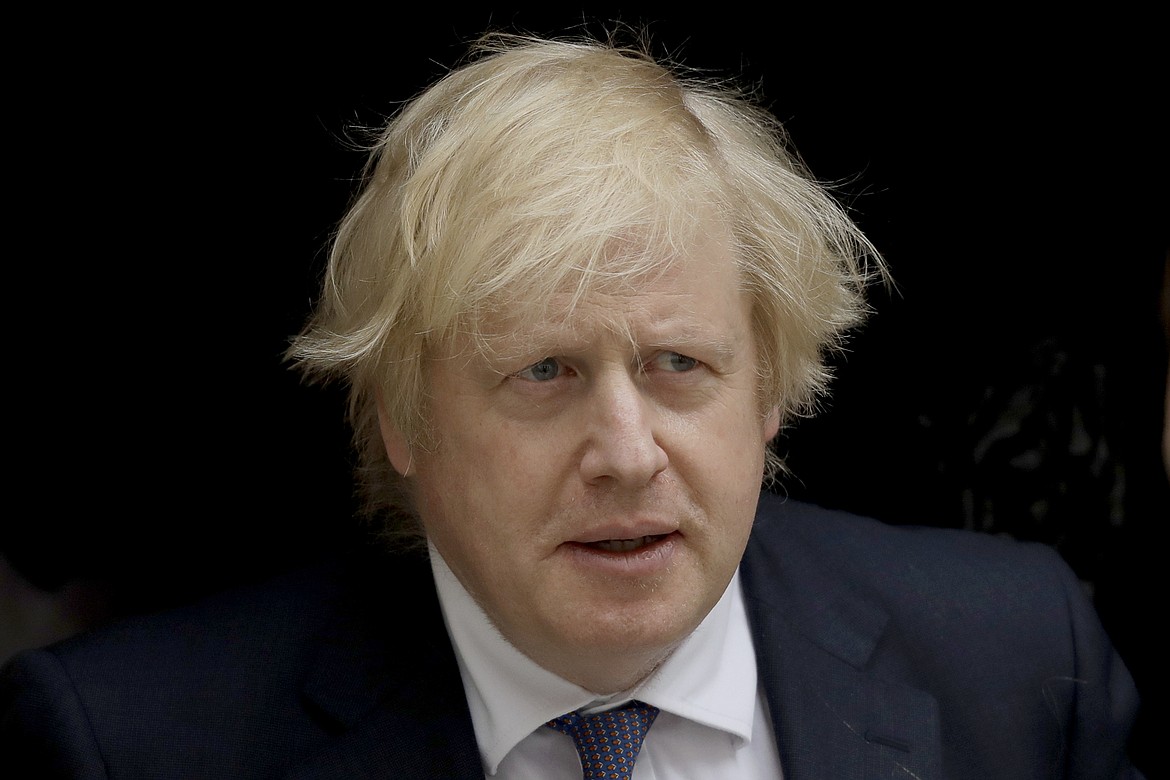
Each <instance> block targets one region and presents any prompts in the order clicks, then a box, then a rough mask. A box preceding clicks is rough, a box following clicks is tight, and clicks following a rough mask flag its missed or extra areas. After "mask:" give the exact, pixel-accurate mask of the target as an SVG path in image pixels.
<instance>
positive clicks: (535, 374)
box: [516, 357, 561, 382]
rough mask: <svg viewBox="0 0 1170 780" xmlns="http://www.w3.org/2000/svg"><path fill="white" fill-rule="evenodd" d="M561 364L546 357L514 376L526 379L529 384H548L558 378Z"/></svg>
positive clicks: (554, 359)
mask: <svg viewBox="0 0 1170 780" xmlns="http://www.w3.org/2000/svg"><path fill="white" fill-rule="evenodd" d="M560 373H561V364H560V363H559V362H558V361H557V359H556V358H551V357H547V358H545V359H544V360H541V361H540V362H538V363H533V364H532V365H530V366H529V367H528V368H525V369H524V370H522V371H519V372H517V373H516V376H518V377H520V378H521V379H527V380H529V381H531V382H548V381H549V380H551V379H556V378H557V377H558V376H560Z"/></svg>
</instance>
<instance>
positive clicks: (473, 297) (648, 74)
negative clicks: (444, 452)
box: [288, 35, 881, 531]
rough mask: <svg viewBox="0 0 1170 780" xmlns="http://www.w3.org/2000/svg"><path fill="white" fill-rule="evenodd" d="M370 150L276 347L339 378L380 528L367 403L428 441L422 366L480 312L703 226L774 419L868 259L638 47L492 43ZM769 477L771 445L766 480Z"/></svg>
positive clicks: (812, 190)
mask: <svg viewBox="0 0 1170 780" xmlns="http://www.w3.org/2000/svg"><path fill="white" fill-rule="evenodd" d="M369 151H370V156H369V159H368V162H367V166H366V169H365V172H364V174H365V178H364V186H363V188H362V190H361V192H360V194H359V195H358V197H357V199H356V200H355V202H354V203H353V205H352V207H351V208H350V210H349V212H348V213H347V214H346V216H345V217H344V219H343V220H342V222H341V223H340V226H339V228H338V230H337V234H336V238H335V240H334V242H333V245H332V250H331V253H330V257H329V264H328V269H327V273H326V278H325V283H324V286H323V293H322V297H321V299H320V301H319V303H318V306H317V309H316V311H315V313H314V314H313V316H312V318H311V319H310V321H309V323H308V324H307V326H306V327H305V329H304V330H303V331H302V332H301V334H300V335H299V336H297V337H296V339H295V340H294V342H293V344H292V347H291V348H290V350H289V353H288V355H289V357H290V358H291V359H293V360H294V361H296V363H297V364H298V365H299V366H300V367H301V368H302V369H303V370H304V371H305V372H306V374H307V375H308V376H309V377H312V378H318V379H341V380H343V381H345V382H346V383H348V386H349V391H350V396H349V415H350V421H351V424H352V426H353V429H354V439H355V444H356V446H357V449H358V452H359V457H360V459H361V463H360V470H361V474H362V485H363V489H364V492H365V498H366V502H365V503H366V508H367V510H369V511H371V512H373V513H376V514H381V513H386V512H387V511H388V512H389V515H388V516H390V517H393V518H395V520H394V522H393V523H392V524H391V526H390V530H391V531H401V530H408V531H418V530H419V529H418V528H417V526H416V525H415V527H413V528H411V526H412V525H414V524H412V523H411V522H410V521H411V520H413V519H414V518H413V510H412V509H411V506H410V502H409V497H408V495H407V493H406V490H405V485H404V481H403V479H402V478H401V477H400V476H399V475H398V474H397V473H396V472H395V471H394V469H393V467H392V466H391V465H390V462H389V459H388V458H387V455H386V453H385V449H384V445H383V442H382V439H381V437H380V433H379V424H378V416H377V402H378V399H379V397H381V399H382V402H383V404H384V409H385V412H386V414H387V416H388V417H389V420H390V422H391V423H392V424H393V425H394V426H396V427H397V429H398V430H399V431H400V432H402V434H403V435H404V436H405V437H406V439H407V441H409V442H411V443H412V445H414V446H427V445H428V433H429V431H428V425H427V414H426V404H425V398H426V391H425V364H426V359H427V356H428V355H430V354H433V353H434V352H435V350H437V349H439V348H440V347H442V346H444V345H449V344H450V343H451V342H452V339H453V338H454V337H455V336H456V335H457V334H461V335H464V336H468V335H469V336H471V338H472V340H473V341H474V339H475V338H476V337H477V336H478V335H479V334H480V333H481V325H482V323H483V322H484V318H485V317H490V316H492V315H493V314H498V313H499V312H500V311H501V310H502V309H504V308H509V309H512V308H513V307H516V306H524V305H538V304H539V302H540V301H543V300H548V299H549V298H551V297H552V294H553V293H555V292H564V291H565V290H566V289H568V290H570V291H573V292H574V293H576V296H577V298H579V297H580V296H581V295H584V294H585V293H586V292H588V291H589V290H590V289H592V288H593V287H594V286H595V285H597V284H599V283H601V282H602V281H604V280H607V279H612V278H613V276H614V274H615V273H616V274H619V275H622V276H624V277H626V278H628V277H629V276H631V275H638V274H642V273H645V272H648V271H652V270H653V269H654V268H656V267H659V266H661V265H662V264H663V263H665V262H668V261H669V258H670V257H672V256H678V255H680V254H685V251H686V248H687V247H688V246H691V245H692V244H693V243H694V242H695V240H696V239H697V238H698V233H699V232H700V231H702V230H703V229H704V225H709V224H710V215H713V216H714V218H715V219H716V220H717V221H718V223H720V224H721V225H722V226H725V227H726V228H727V232H728V233H729V234H730V236H731V238H732V242H733V247H732V248H733V253H734V257H735V259H736V262H737V263H738V265H739V271H740V277H741V280H742V285H743V289H744V291H745V293H746V294H747V295H748V296H750V300H751V305H752V326H753V329H754V334H755V337H756V342H757V343H756V348H757V354H758V355H759V369H758V370H759V376H760V389H759V392H760V399H761V409H762V410H763V409H771V408H773V407H778V408H779V410H780V413H781V419H782V420H784V419H788V418H790V417H791V416H792V415H797V414H804V413H807V412H809V411H811V409H812V407H813V405H814V403H815V400H816V398H817V397H818V395H819V394H820V393H822V392H823V391H824V390H825V387H826V384H827V381H828V378H829V374H828V371H827V369H826V365H825V355H826V352H827V351H828V350H830V349H832V348H835V347H837V346H839V344H840V341H841V338H842V336H843V334H844V332H845V331H846V329H847V328H849V327H850V326H851V325H853V324H855V323H856V322H858V321H859V319H860V318H861V316H862V315H863V313H864V303H863V292H864V289H863V288H864V287H865V285H866V284H867V283H868V281H869V280H870V278H871V275H872V271H873V269H875V268H876V269H879V271H880V268H881V265H880V259H879V258H878V257H877V253H876V252H875V251H874V250H873V247H872V245H871V244H870V243H869V242H868V240H867V239H866V238H865V237H864V236H863V235H862V234H861V232H860V231H859V229H858V228H857V227H856V226H855V225H854V224H853V222H852V220H850V218H849V217H848V216H847V215H846V213H845V212H844V211H843V210H842V208H841V207H840V206H839V205H838V204H837V203H836V201H835V200H834V199H833V198H832V197H831V196H830V195H829V194H828V193H827V192H826V190H825V188H824V187H822V186H821V185H819V184H818V183H816V182H815V181H814V180H813V178H812V177H811V176H810V175H809V174H808V173H807V172H806V171H805V170H804V168H803V166H802V165H801V163H800V162H799V160H798V159H797V158H796V156H795V155H794V154H793V153H791V152H790V151H789V150H788V148H787V141H786V137H785V135H784V132H783V130H782V128H781V126H780V125H779V123H778V122H777V121H776V120H775V119H774V118H773V117H772V116H771V115H770V114H769V113H768V112H766V111H764V110H762V109H761V108H759V107H758V106H756V105H755V104H754V103H753V102H752V101H751V100H749V99H748V98H746V97H745V96H744V95H743V94H742V93H740V92H738V91H736V90H734V89H732V88H729V87H727V86H726V85H719V84H713V83H710V82H708V81H705V80H703V79H700V78H697V77H695V76H693V75H690V74H688V73H685V72H684V71H682V70H681V69H680V68H678V67H676V66H668V65H664V64H661V63H659V62H657V61H655V60H654V58H652V57H651V56H650V55H649V54H648V53H647V52H646V51H645V50H643V49H634V48H623V47H620V46H617V45H615V44H612V43H603V42H598V41H593V40H545V39H538V38H531V37H517V36H501V35H496V36H491V37H488V38H485V39H483V40H481V41H480V42H479V43H478V45H477V46H476V47H475V48H474V50H473V54H472V56H471V58H470V59H469V61H468V62H467V63H466V64H464V65H462V66H461V67H459V68H456V69H455V70H453V71H451V72H450V73H448V74H447V75H446V76H445V77H443V78H442V79H440V80H439V81H438V82H437V83H435V84H434V85H433V86H431V87H430V88H429V89H427V90H426V91H425V92H423V93H422V94H421V95H419V96H418V97H417V98H415V99H414V100H413V101H411V102H410V103H408V104H407V105H406V106H405V107H404V108H403V109H402V110H401V111H400V112H398V113H397V115H396V116H395V117H394V118H393V119H392V120H391V121H390V122H389V123H388V125H387V126H386V127H385V128H384V129H383V130H382V132H381V134H380V137H379V138H378V139H377V141H376V142H375V143H374V144H373V145H372V146H371V147H370V149H369ZM704 215H708V216H706V217H704ZM701 217H703V218H701ZM615 253H616V254H620V257H621V262H620V264H619V265H618V266H617V268H616V269H615V265H614V263H612V262H608V261H609V260H610V259H611V258H612V257H613V256H614V255H615ZM868 259H872V260H873V261H874V262H867V260H868ZM778 467H779V463H778V461H777V460H776V458H775V457H774V456H772V455H771V454H770V453H769V464H768V473H769V475H771V474H773V473H774V472H775V470H776V468H778ZM404 521H406V522H405V523H404Z"/></svg>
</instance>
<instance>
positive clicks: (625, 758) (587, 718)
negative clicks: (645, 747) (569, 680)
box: [545, 701, 658, 780]
mask: <svg viewBox="0 0 1170 780" xmlns="http://www.w3.org/2000/svg"><path fill="white" fill-rule="evenodd" d="M657 717H658V708H657V707H651V706H650V705H649V704H646V703H645V702H640V701H632V702H630V703H629V704H627V705H626V706H624V707H618V708H617V709H614V710H606V711H605V712H599V713H597V714H595V715H580V714H578V713H576V712H570V713H569V714H568V715H562V716H561V717H559V718H554V719H553V720H550V721H549V722H548V723H546V724H545V725H546V726H548V727H549V728H552V729H556V730H557V731H561V732H564V733H565V734H568V735H569V736H570V737H572V738H573V744H574V745H575V746H576V748H577V755H578V756H579V757H580V758H581V770H582V773H583V777H584V778H585V779H586V780H593V779H594V778H604V779H605V780H630V775H631V773H632V772H633V771H634V761H635V760H636V759H637V758H638V752H639V751H641V749H642V740H643V739H644V738H645V737H646V732H647V731H649V730H650V726H651V724H653V723H654V719H655V718H657Z"/></svg>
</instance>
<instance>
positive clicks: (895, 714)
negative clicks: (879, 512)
mask: <svg viewBox="0 0 1170 780" xmlns="http://www.w3.org/2000/svg"><path fill="white" fill-rule="evenodd" d="M742 578H743V587H744V591H745V595H746V599H747V606H748V612H749V618H750V621H751V624H752V630H753V634H754V636H755V641H756V653H757V657H758V664H759V671H760V681H761V684H762V685H763V686H764V688H765V690H766V691H767V697H768V704H769V706H770V710H771V715H772V720H773V723H774V727H775V738H776V742H777V745H778V747H779V751H780V762H781V766H782V768H783V771H784V775H785V778H786V780H838V779H841V780H845V779H848V778H906V780H911V779H912V778H918V780H928V778H934V779H936V780H937V779H938V778H978V780H989V779H993V780H1011V778H1021V779H1023V778H1027V780H1036V778H1048V777H1069V778H1093V780H1099V779H1100V778H1116V777H1140V775H1139V774H1138V773H1137V772H1136V771H1135V770H1133V769H1132V767H1130V765H1129V763H1128V761H1127V759H1126V753H1125V743H1126V738H1127V734H1128V731H1129V728H1130V724H1131V721H1132V719H1133V717H1134V714H1135V710H1136V707H1137V696H1136V694H1135V691H1134V688H1133V684H1132V681H1131V679H1130V677H1129V674H1128V673H1127V671H1126V670H1125V668H1124V666H1123V665H1122V663H1121V662H1120V660H1119V659H1118V658H1117V656H1116V654H1115V653H1114V651H1113V649H1112V646H1111V645H1110V643H1109V641H1108V639H1107V637H1106V636H1105V634H1104V632H1103V631H1102V629H1101V626H1100V623H1099V622H1098V620H1097V617H1096V615H1095V614H1094V612H1093V610H1092V608H1091V607H1090V606H1089V604H1088V602H1087V601H1086V599H1085V598H1084V596H1083V594H1082V592H1081V589H1080V587H1079V584H1078V583H1077V581H1076V579H1075V578H1074V576H1073V575H1072V573H1071V572H1070V571H1069V569H1068V568H1067V567H1066V566H1065V565H1064V564H1063V563H1062V562H1061V560H1060V559H1059V557H1058V556H1057V555H1055V554H1054V553H1053V552H1052V551H1051V550H1050V549H1048V548H1046V547H1043V546H1039V545H1029V544H1022V543H1015V542H1008V541H1004V540H1001V539H995V538H991V537H988V536H984V535H979V534H975V533H967V532H960V531H943V530H937V529H911V528H895V527H891V526H887V525H883V524H881V523H878V522H875V521H872V520H867V519H862V518H857V517H854V516H850V515H846V514H843V513H839V512H830V511H826V510H823V509H818V508H815V507H811V506H808V505H804V504H800V503H797V502H791V501H790V502H782V501H780V500H778V499H776V498H774V497H771V496H764V497H763V498H762V499H761V503H760V511H759V517H758V520H757V525H756V528H755V530H754V532H753V536H752V539H751V542H750V544H749V545H748V549H747V552H746V554H745V556H744V559H743V564H742ZM650 738H651V739H653V734H652V733H651V736H650ZM0 762H3V763H2V764H0V774H4V771H5V769H7V770H9V771H11V770H13V769H14V768H16V767H18V766H19V767H35V768H36V770H35V771H32V773H31V774H29V776H30V777H71V778H72V777H75V778H106V777H110V778H183V779H184V780H190V779H191V778H261V777H264V778H270V777H287V778H375V777H385V778H416V777H417V778H482V776H483V773H482V769H481V766H480V762H479V758H478V752H477V749H476V744H475V735H474V733H473V730H472V726H471V720H470V716H469V715H468V711H467V704H466V701H465V699H464V695H463V687H462V683H461V681H460V677H459V671H458V668H457V666H456V663H455V657H454V654H453V652H452V649H451V646H450V643H449V641H448V638H447V634H446V631H445V629H444V627H443V624H442V620H441V618H440V613H439V608H438V602H437V599H436V596H435V591H434V587H433V583H432V579H431V575H430V569H429V565H428V564H427V562H426V561H425V560H423V559H422V558H412V557H408V556H391V557H387V556H386V554H382V555H381V557H380V558H379V559H378V560H377V561H374V562H371V561H367V560H365V559H364V558H363V557H361V556H359V557H355V558H354V559H352V560H347V561H345V562H343V563H341V564H340V565H336V566H326V567H322V568H319V569H315V570H313V571H308V572H304V573H301V574H297V575H294V576H291V577H287V578H284V579H283V580H281V581H279V582H276V583H271V584H268V585H265V586H263V587H256V588H252V589H248V590H244V591H238V592H233V593H231V594H227V595H222V596H219V597H216V598H214V599H212V600H210V601H208V602H206V603H203V604H200V605H198V606H195V607H191V608H185V609H182V610H177V611H173V612H168V613H165V614H162V615H157V616H152V617H147V618H141V619H134V620H131V621H127V622H123V623H120V624H117V625H114V626H110V627H107V628H103V629H101V630H100V631H98V632H95V633H93V634H90V635H88V636H84V637H80V638H76V639H71V640H68V641H66V642H64V643H61V644H58V645H55V646H53V647H50V648H48V649H45V650H38V651H32V652H28V653H24V654H22V655H20V656H18V657H17V658H15V659H14V660H13V662H11V663H10V664H9V665H8V666H7V668H6V669H5V671H4V674H3V678H2V681H0ZM29 771H31V770H29ZM4 776H6V777H8V776H11V775H7V774H4ZM17 776H20V775H17ZM703 776H704V775H703V771H702V769H701V768H696V772H695V777H703Z"/></svg>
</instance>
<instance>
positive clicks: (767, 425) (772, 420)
mask: <svg viewBox="0 0 1170 780" xmlns="http://www.w3.org/2000/svg"><path fill="white" fill-rule="evenodd" d="M379 408H380V407H379ZM779 432H780V407H779V406H773V407H772V410H771V411H770V412H768V416H767V417H765V418H764V443H765V444H767V443H768V442H770V441H772V439H774V438H776V434H778V433H779Z"/></svg>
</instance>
